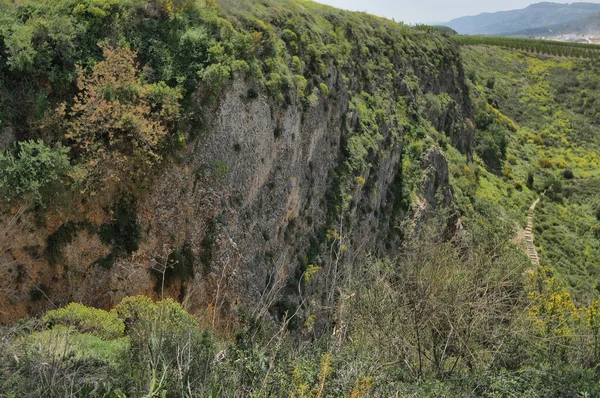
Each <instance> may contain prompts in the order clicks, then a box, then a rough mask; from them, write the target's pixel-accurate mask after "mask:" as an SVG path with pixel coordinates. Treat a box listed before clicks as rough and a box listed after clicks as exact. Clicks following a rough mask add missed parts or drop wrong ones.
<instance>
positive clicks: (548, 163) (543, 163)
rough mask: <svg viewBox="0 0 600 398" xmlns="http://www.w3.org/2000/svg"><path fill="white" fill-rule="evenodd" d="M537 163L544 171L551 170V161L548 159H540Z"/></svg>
mask: <svg viewBox="0 0 600 398" xmlns="http://www.w3.org/2000/svg"><path fill="white" fill-rule="evenodd" d="M538 163H539V165H540V167H543V168H544V169H550V168H552V165H553V164H552V160H550V159H548V158H540V159H538Z"/></svg>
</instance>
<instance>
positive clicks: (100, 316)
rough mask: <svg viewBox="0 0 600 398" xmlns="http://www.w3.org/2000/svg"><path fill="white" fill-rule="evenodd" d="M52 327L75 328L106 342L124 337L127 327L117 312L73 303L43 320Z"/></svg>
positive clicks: (51, 312)
mask: <svg viewBox="0 0 600 398" xmlns="http://www.w3.org/2000/svg"><path fill="white" fill-rule="evenodd" d="M43 321H44V323H46V324H47V325H49V326H50V327H54V326H56V325H63V326H67V327H73V328H74V329H76V330H77V331H79V332H80V333H88V334H92V335H94V336H98V337H100V338H102V339H104V340H114V339H117V338H119V337H122V336H123V333H124V331H125V325H124V323H123V321H122V320H121V319H119V318H118V317H117V315H116V313H115V312H107V311H104V310H100V309H95V308H90V307H86V306H85V305H83V304H79V303H71V304H69V305H67V306H66V307H64V308H60V309H57V310H52V311H48V312H47V313H46V315H45V316H44V318H43Z"/></svg>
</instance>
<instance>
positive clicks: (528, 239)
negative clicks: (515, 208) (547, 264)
mask: <svg viewBox="0 0 600 398" xmlns="http://www.w3.org/2000/svg"><path fill="white" fill-rule="evenodd" d="M539 202H540V198H537V199H536V200H535V202H533V203H532V204H531V206H530V207H529V213H527V227H526V228H525V244H526V246H527V254H528V255H529V258H530V259H531V263H532V264H533V265H535V266H536V267H537V266H539V265H540V259H539V257H538V253H537V250H536V248H535V245H534V244H533V215H534V213H535V206H537V204H538V203H539Z"/></svg>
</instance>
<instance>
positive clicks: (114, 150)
mask: <svg viewBox="0 0 600 398" xmlns="http://www.w3.org/2000/svg"><path fill="white" fill-rule="evenodd" d="M99 46H100V47H101V49H102V53H103V56H104V59H103V60H102V61H99V62H97V63H96V64H95V65H94V66H93V67H92V69H91V71H90V72H89V73H86V72H85V71H84V69H83V68H81V67H80V68H79V69H78V72H77V73H78V78H77V87H78V89H79V94H77V95H76V96H75V98H74V104H73V106H72V107H71V108H70V109H69V110H68V111H67V106H66V105H65V104H63V105H62V106H61V108H60V113H61V115H62V116H63V117H67V123H66V126H67V134H66V138H67V139H69V140H71V141H72V144H73V147H74V148H75V153H76V155H77V156H79V157H80V159H81V161H82V163H83V164H84V166H85V167H84V170H85V173H84V175H82V176H81V177H82V180H85V181H86V185H87V187H86V188H88V189H91V190H92V192H94V191H95V190H97V189H103V188H106V187H107V186H109V185H110V183H111V182H116V183H117V184H119V185H120V186H121V188H123V187H124V186H129V187H134V186H135V185H136V184H137V183H138V182H139V181H140V178H143V177H144V175H145V174H146V173H147V171H148V170H149V169H150V168H151V167H152V166H154V165H155V164H156V163H158V162H159V161H160V160H161V159H162V157H161V151H160V148H161V144H162V143H163V141H164V138H165V136H166V135H167V133H168V131H169V127H170V124H172V123H173V122H174V121H175V120H176V119H177V117H178V115H179V99H180V98H181V92H180V90H179V89H176V88H171V87H169V86H167V85H166V84H165V83H164V82H159V83H156V84H148V83H145V82H144V81H143V79H142V76H141V75H140V73H139V70H138V68H137V66H136V64H135V56H136V54H135V53H134V52H133V51H131V49H129V48H126V47H112V46H109V45H107V44H100V45H99Z"/></svg>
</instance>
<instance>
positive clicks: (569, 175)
mask: <svg viewBox="0 0 600 398" xmlns="http://www.w3.org/2000/svg"><path fill="white" fill-rule="evenodd" d="M562 176H563V178H564V179H566V180H572V179H573V178H575V175H574V174H573V170H570V169H566V170H563V172H562Z"/></svg>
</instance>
